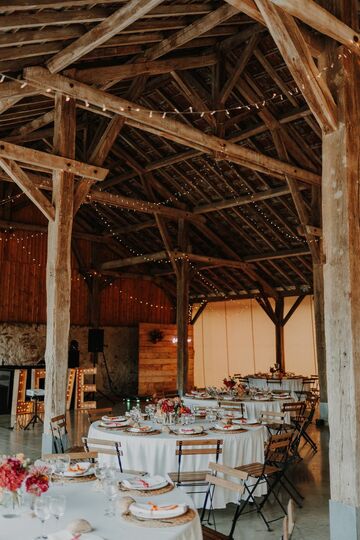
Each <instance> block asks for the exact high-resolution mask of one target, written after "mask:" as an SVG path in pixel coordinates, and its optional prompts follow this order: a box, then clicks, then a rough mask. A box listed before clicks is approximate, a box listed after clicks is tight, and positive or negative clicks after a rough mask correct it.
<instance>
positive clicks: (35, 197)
mask: <svg viewBox="0 0 360 540" xmlns="http://www.w3.org/2000/svg"><path fill="white" fill-rule="evenodd" d="M0 167H1V168H2V169H3V170H4V171H5V172H6V173H7V174H8V175H9V176H10V178H12V179H13V181H14V182H15V183H16V184H17V185H18V186H19V188H20V189H21V190H22V191H23V192H24V193H25V195H27V196H28V197H29V199H30V200H31V201H32V202H33V203H34V204H35V206H36V207H37V208H38V209H39V210H40V212H42V214H44V216H45V217H46V218H47V219H48V220H49V221H54V219H55V208H54V206H53V205H52V204H51V202H50V201H49V200H48V199H47V198H46V197H45V195H44V194H43V193H42V192H41V191H40V189H39V188H38V187H37V186H35V185H34V184H33V182H32V181H31V179H30V178H29V177H28V175H27V174H26V173H25V171H23V170H22V168H21V167H19V165H18V164H17V163H16V162H15V161H12V160H10V159H4V158H2V159H1V158H0Z"/></svg>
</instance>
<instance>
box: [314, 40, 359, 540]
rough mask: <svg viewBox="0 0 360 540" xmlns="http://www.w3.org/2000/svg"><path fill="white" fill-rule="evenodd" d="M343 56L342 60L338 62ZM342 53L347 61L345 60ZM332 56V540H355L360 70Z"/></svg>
mask: <svg viewBox="0 0 360 540" xmlns="http://www.w3.org/2000/svg"><path fill="white" fill-rule="evenodd" d="M338 55H342V56H340V58H339V57H338ZM344 55H345V56H344ZM358 60H359V59H358V58H356V56H355V55H354V54H350V53H349V51H348V50H347V49H346V48H341V49H338V50H337V51H336V56H335V55H334V63H335V64H336V65H335V72H334V75H335V76H334V79H333V80H334V88H335V92H336V94H337V96H336V100H337V102H338V111H339V112H338V114H339V126H338V129H337V130H336V131H334V132H333V133H331V134H326V135H324V136H323V185H322V190H323V235H324V252H325V259H326V262H325V265H324V302H325V339H326V357H327V381H328V404H329V427H330V483H331V500H330V528H331V535H330V537H331V540H345V539H346V540H359V539H360V459H359V456H360V276H359V262H360V222H359V156H360V67H359V61H358Z"/></svg>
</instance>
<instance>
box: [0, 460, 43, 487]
mask: <svg viewBox="0 0 360 540" xmlns="http://www.w3.org/2000/svg"><path fill="white" fill-rule="evenodd" d="M48 473H49V470H48V468H47V467H44V466H40V467H36V466H33V467H30V469H29V468H28V461H27V460H25V459H24V455H23V454H17V455H16V456H3V458H2V460H1V461H0V489H6V490H8V491H11V492H16V491H17V490H18V489H20V488H21V486H22V484H23V482H24V481H25V489H26V491H27V492H28V493H31V494H32V495H37V496H40V495H41V494H42V493H45V491H47V490H48V489H49V476H48Z"/></svg>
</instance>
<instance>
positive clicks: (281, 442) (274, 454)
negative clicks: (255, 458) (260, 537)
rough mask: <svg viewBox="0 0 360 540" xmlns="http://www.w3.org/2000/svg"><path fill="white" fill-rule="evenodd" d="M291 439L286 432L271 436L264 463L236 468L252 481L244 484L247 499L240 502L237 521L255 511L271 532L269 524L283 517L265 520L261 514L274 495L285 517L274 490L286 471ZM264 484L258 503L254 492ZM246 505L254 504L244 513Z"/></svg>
mask: <svg viewBox="0 0 360 540" xmlns="http://www.w3.org/2000/svg"><path fill="white" fill-rule="evenodd" d="M292 439H293V432H292V431H291V432H290V431H287V432H284V433H280V434H278V435H271V437H270V439H269V441H268V444H267V448H266V451H265V461H264V463H258V462H255V463H250V464H249V465H242V466H241V467H236V469H237V470H239V471H243V472H245V473H247V474H248V475H249V477H250V478H251V479H254V483H253V484H251V485H249V484H248V483H245V491H246V493H247V498H246V499H245V500H244V501H243V502H242V505H241V506H240V508H239V510H238V513H237V519H238V518H239V517H240V515H241V514H244V513H249V512H255V511H256V512H258V513H259V515H260V517H261V518H262V520H263V521H264V523H265V525H266V527H267V530H268V531H271V528H270V525H269V524H270V523H272V522H273V521H277V520H279V519H282V517H283V516H280V517H277V518H273V519H270V520H268V519H266V517H265V514H264V513H263V508H264V505H265V504H266V502H267V500H268V498H269V496H270V495H271V494H273V495H274V497H275V500H276V502H277V503H278V505H279V506H280V508H281V509H282V511H283V513H284V515H286V510H285V508H284V506H283V504H282V502H281V501H280V499H279V497H278V493H277V492H276V490H275V488H276V487H277V486H278V485H279V484H280V485H281V479H282V477H283V475H284V473H285V471H286V466H287V463H288V459H289V452H290V446H291V442H292ZM264 483H266V486H267V494H266V495H265V496H264V497H263V500H262V501H261V503H258V502H257V500H256V498H255V497H256V495H255V491H256V489H257V488H258V487H259V486H260V485H261V484H264ZM248 503H254V508H253V509H251V510H249V511H247V512H244V509H245V507H246V505H247V504H248Z"/></svg>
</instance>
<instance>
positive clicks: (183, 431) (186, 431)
mask: <svg viewBox="0 0 360 540" xmlns="http://www.w3.org/2000/svg"><path fill="white" fill-rule="evenodd" d="M203 431H204V428H203V426H192V427H185V426H184V427H175V428H174V429H173V432H174V433H177V434H178V435H195V434H197V433H203Z"/></svg>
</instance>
